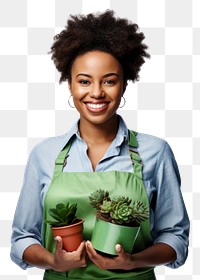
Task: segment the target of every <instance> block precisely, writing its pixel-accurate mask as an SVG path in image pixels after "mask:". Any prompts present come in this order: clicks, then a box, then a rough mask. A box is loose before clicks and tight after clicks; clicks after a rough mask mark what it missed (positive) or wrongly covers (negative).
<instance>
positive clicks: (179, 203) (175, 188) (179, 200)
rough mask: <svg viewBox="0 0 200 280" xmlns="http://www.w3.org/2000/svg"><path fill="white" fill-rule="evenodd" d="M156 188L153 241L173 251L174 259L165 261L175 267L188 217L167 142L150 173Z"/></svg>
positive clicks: (181, 257)
mask: <svg viewBox="0 0 200 280" xmlns="http://www.w3.org/2000/svg"><path fill="white" fill-rule="evenodd" d="M154 178H155V179H154V180H155V182H154V183H155V185H156V189H157V193H156V196H157V198H156V204H155V211H154V228H153V231H152V234H153V235H154V240H155V241H154V243H165V244H168V245H169V246H171V247H172V248H173V249H174V250H175V251H176V255H177V258H176V261H174V262H172V263H169V264H167V266H168V267H171V268H178V267H179V266H181V265H183V264H184V262H185V260H186V258H187V255H188V244H189V241H188V236H189V218H188V214H187V211H186V208H185V204H184V201H183V197H182V193H181V190H180V184H181V180H180V175H179V171H178V166H177V163H176V160H175V158H174V155H173V152H172V150H171V148H170V146H169V145H168V143H167V142H164V146H163V148H162V150H161V152H160V157H159V159H158V161H157V165H156V168H155V174H154Z"/></svg>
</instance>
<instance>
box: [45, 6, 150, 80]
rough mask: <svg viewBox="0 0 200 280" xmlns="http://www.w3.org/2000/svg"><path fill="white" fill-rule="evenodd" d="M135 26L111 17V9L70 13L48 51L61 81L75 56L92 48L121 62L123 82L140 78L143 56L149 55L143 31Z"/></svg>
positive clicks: (69, 74)
mask: <svg viewBox="0 0 200 280" xmlns="http://www.w3.org/2000/svg"><path fill="white" fill-rule="evenodd" d="M138 29H139V28H138V25H137V24H135V23H131V22H130V21H128V20H127V19H125V18H116V17H114V12H113V11H112V10H107V11H105V12H104V13H97V14H88V15H86V16H85V15H75V16H73V15H71V16H70V18H69V20H68V21H67V25H66V26H65V29H64V30H63V31H62V32H61V33H60V34H57V35H56V36H55V37H54V43H53V45H52V47H51V51H50V53H51V54H52V57H51V58H52V60H53V61H54V63H55V66H56V68H57V70H58V71H59V72H61V77H60V82H62V81H65V80H69V81H70V79H71V67H72V64H73V62H74V60H75V59H76V57H77V56H79V55H81V54H84V53H86V52H88V51H92V50H100V51H104V52H107V53H110V54H111V55H113V56H114V57H115V58H116V59H117V60H118V61H119V62H120V63H121V65H122V68H123V71H124V78H125V81H127V80H131V81H133V82H134V81H135V80H138V79H139V75H138V73H139V71H140V68H141V66H142V64H143V63H144V62H145V60H144V58H145V57H146V58H149V57H150V55H149V54H148V53H147V52H146V49H147V46H146V45H145V44H143V43H142V41H143V40H144V38H145V37H144V34H143V33H142V32H138Z"/></svg>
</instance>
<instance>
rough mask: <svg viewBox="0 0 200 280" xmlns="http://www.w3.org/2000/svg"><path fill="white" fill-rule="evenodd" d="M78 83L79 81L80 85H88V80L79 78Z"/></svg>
mask: <svg viewBox="0 0 200 280" xmlns="http://www.w3.org/2000/svg"><path fill="white" fill-rule="evenodd" d="M79 83H80V84H81V85H89V84H90V81H88V80H83V79H81V80H80V81H79Z"/></svg>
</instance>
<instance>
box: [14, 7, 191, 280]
mask: <svg viewBox="0 0 200 280" xmlns="http://www.w3.org/2000/svg"><path fill="white" fill-rule="evenodd" d="M143 39H144V35H143V33H140V32H138V26H137V25H136V24H133V23H130V22H128V21H127V20H126V19H117V18H115V17H114V15H113V12H112V11H106V12H105V13H102V14H97V15H93V14H89V15H87V16H72V17H71V19H69V20H68V25H67V27H66V28H65V29H64V30H63V31H62V32H61V33H60V34H59V35H57V36H56V37H55V42H54V44H53V46H52V49H51V52H52V59H53V60H54V63H55V65H56V67H57V69H58V70H59V71H60V72H61V78H60V82H62V81H65V80H67V81H68V85H69V90H70V93H71V98H70V100H69V102H71V101H72V99H73V102H74V106H75V107H76V109H77V110H78V112H79V114H80V119H79V120H78V121H77V123H76V124H75V125H74V126H73V127H72V128H71V130H70V131H68V132H67V134H66V135H64V136H61V137H54V138H50V139H47V140H45V141H43V142H42V143H41V144H39V145H38V146H36V148H35V149H34V150H33V151H32V153H31V155H30V158H29V161H28V164H27V168H26V172H25V179H24V185H23V188H22V191H21V195H20V198H19V202H18V205H17V209H16V213H15V218H14V222H13V234H12V249H11V258H12V260H13V261H14V262H16V263H17V264H18V265H19V266H20V267H21V268H23V269H26V268H27V267H29V266H36V267H40V268H44V269H45V274H44V279H66V278H69V279H70V278H71V279H98V278H100V279H126V278H127V279H140V280H143V279H150V280H151V279H155V275H154V271H153V268H154V267H155V266H157V265H163V264H164V265H167V266H169V267H172V268H177V267H179V266H181V265H182V264H184V262H185V260H186V258H187V252H188V234H189V220H188V216H187V212H186V209H185V206H184V202H183V199H182V195H181V192H180V177H179V172H178V168H177V164H176V161H175V159H174V156H173V153H172V151H171V149H170V147H169V145H168V144H167V143H166V142H165V141H164V140H161V139H159V138H156V137H153V136H149V135H145V134H141V133H134V134H132V135H134V139H133V138H132V140H131V139H130V131H129V130H128V128H127V127H126V124H125V123H124V121H123V119H122V118H121V117H120V116H119V115H117V113H116V112H117V109H118V108H119V106H120V103H121V101H122V102H123V101H125V99H124V92H125V90H126V86H127V81H128V80H130V81H133V82H134V81H136V80H138V77H139V76H138V73H139V70H140V67H141V66H142V64H143V63H144V58H145V57H146V58H147V57H149V55H148V54H147V52H146V49H147V47H146V45H144V44H143V43H142V41H143ZM70 104H71V103H70ZM69 142H70V143H71V146H70V149H69V151H68V153H67V154H66V157H67V164H66V165H65V166H64V168H63V172H62V174H60V177H59V180H55V179H54V178H53V173H54V168H55V161H56V158H57V157H58V155H59V154H60V152H61V150H62V149H65V148H66V146H67V145H68V144H69ZM130 147H131V149H132V150H133V152H134V153H137V154H139V156H140V158H141V161H142V168H143V169H142V172H141V173H140V174H138V171H137V170H136V169H135V168H134V164H133V163H132V162H131V159H130V154H129V148H130ZM116 174H117V177H116ZM52 179H53V180H52ZM63 180H65V182H68V183H67V184H64V183H62V182H63ZM52 181H53V182H52ZM110 182H112V183H110ZM136 183H137V184H139V185H140V189H139V191H140V192H143V193H145V196H146V198H147V200H148V201H149V205H150V207H149V211H150V220H149V229H148V231H146V233H145V234H146V237H145V238H146V240H145V242H146V243H145V244H146V245H145V248H143V249H142V250H141V251H139V252H137V253H136V252H134V250H133V253H132V254H128V253H126V252H124V249H123V248H122V246H121V245H120V244H116V251H117V253H118V256H117V257H114V258H108V257H106V256H102V255H100V254H98V253H97V252H96V251H95V250H94V248H93V247H92V244H91V242H90V241H89V240H90V237H91V233H92V229H88V228H87V226H85V227H86V228H85V231H86V232H88V234H87V235H86V236H85V240H86V241H84V242H82V243H81V244H80V246H79V248H78V249H77V251H75V252H71V253H69V252H66V251H64V250H62V239H61V238H60V237H56V238H55V251H54V252H53V251H52V252H51V251H50V250H48V249H49V248H48V245H46V244H47V243H48V242H47V243H46V242H45V240H46V239H45V238H47V237H46V236H47V233H46V231H45V230H44V229H45V227H43V218H45V213H46V211H48V209H49V208H50V207H52V205H55V204H56V203H57V202H58V200H59V202H60V200H63V199H65V200H66V199H67V200H69V201H70V200H76V201H77V203H78V206H79V204H80V201H82V202H84V203H86V201H88V196H89V194H90V193H91V192H93V191H94V190H96V189H98V188H99V186H101V187H102V188H104V189H105V187H106V188H107V190H109V191H111V192H112V193H113V194H115V193H121V195H123V194H124V190H125V188H126V192H128V193H129V194H130V196H131V197H134V193H135V192H136V189H137V188H136V185H135V184H136ZM55 193H56V198H55V196H54V194H55ZM92 216H93V217H91V213H89V212H88V209H87V207H86V209H82V210H81V217H84V219H85V220H87V219H95V215H92ZM52 238H53V237H51V239H52ZM127 238H128V237H127ZM51 242H52V240H51ZM147 244H148V245H147Z"/></svg>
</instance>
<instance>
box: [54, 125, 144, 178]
mask: <svg viewBox="0 0 200 280" xmlns="http://www.w3.org/2000/svg"><path fill="white" fill-rule="evenodd" d="M136 135H137V132H135V131H132V130H129V141H128V145H129V153H130V158H131V162H132V165H133V170H134V174H135V175H136V176H138V177H140V178H141V179H142V160H141V158H140V156H139V154H138V152H137V150H135V149H136V148H137V147H138V142H137V138H136ZM72 141H73V137H72V138H71V139H70V140H69V141H68V143H67V144H66V145H65V147H64V148H63V149H62V151H61V152H60V153H59V155H58V157H57V159H56V161H55V169H54V174H53V180H54V179H55V178H56V177H57V176H58V175H59V174H60V173H61V172H62V171H63V169H64V167H65V165H66V164H67V155H68V152H69V150H70V147H71V144H72Z"/></svg>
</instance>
